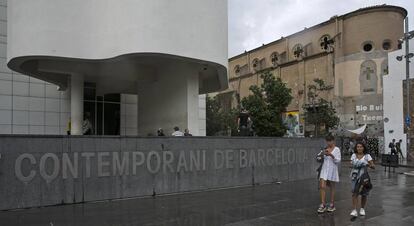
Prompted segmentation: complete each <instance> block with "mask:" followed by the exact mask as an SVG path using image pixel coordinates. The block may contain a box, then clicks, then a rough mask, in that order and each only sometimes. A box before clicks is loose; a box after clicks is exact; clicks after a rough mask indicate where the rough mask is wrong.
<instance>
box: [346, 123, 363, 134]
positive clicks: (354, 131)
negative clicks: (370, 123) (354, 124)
mask: <svg viewBox="0 0 414 226" xmlns="http://www.w3.org/2000/svg"><path fill="white" fill-rule="evenodd" d="M366 128H367V124H365V125H363V126H362V127H360V128H358V129H354V130H349V129H347V131H349V132H351V133H355V134H361V133H363V132H364V131H365V129H366Z"/></svg>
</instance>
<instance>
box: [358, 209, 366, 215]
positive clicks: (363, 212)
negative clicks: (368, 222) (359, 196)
mask: <svg viewBox="0 0 414 226" xmlns="http://www.w3.org/2000/svg"><path fill="white" fill-rule="evenodd" d="M359 215H361V216H365V210H364V208H361V209H360V210H359Z"/></svg>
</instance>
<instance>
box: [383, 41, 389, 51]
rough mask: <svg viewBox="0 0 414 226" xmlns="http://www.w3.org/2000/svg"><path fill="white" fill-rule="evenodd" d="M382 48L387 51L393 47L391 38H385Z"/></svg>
mask: <svg viewBox="0 0 414 226" xmlns="http://www.w3.org/2000/svg"><path fill="white" fill-rule="evenodd" d="M382 49H383V50H385V51H388V50H390V49H391V41H390V40H388V39H387V40H384V42H383V43H382Z"/></svg>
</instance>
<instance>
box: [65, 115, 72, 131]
mask: <svg viewBox="0 0 414 226" xmlns="http://www.w3.org/2000/svg"><path fill="white" fill-rule="evenodd" d="M71 130H72V121H71V119H70V117H69V121H68V126H67V128H66V134H67V135H70V131H71Z"/></svg>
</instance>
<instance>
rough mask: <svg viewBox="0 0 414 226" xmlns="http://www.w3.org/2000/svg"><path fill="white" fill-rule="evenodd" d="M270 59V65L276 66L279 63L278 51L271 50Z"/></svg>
mask: <svg viewBox="0 0 414 226" xmlns="http://www.w3.org/2000/svg"><path fill="white" fill-rule="evenodd" d="M270 60H271V61H272V65H273V66H276V65H278V64H279V53H278V52H273V53H272V55H270Z"/></svg>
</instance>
